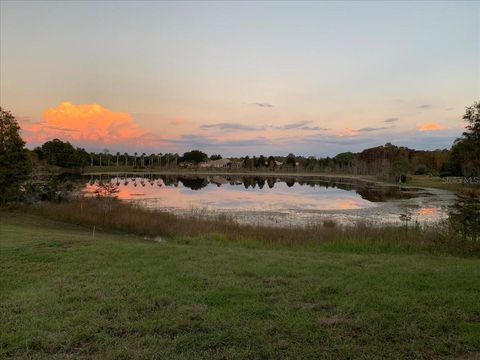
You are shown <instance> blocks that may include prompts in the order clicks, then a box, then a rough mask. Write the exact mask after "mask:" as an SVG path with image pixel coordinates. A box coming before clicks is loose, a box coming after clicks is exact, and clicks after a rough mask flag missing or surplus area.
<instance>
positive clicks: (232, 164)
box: [230, 161, 243, 169]
mask: <svg viewBox="0 0 480 360" xmlns="http://www.w3.org/2000/svg"><path fill="white" fill-rule="evenodd" d="M242 167H243V162H242V161H232V162H230V169H241V168H242Z"/></svg>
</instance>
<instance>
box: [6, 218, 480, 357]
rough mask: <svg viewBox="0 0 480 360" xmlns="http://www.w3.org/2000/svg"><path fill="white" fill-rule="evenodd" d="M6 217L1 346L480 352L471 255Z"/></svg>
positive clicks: (55, 353)
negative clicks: (149, 233) (153, 234)
mask: <svg viewBox="0 0 480 360" xmlns="http://www.w3.org/2000/svg"><path fill="white" fill-rule="evenodd" d="M0 216H1V219H2V220H1V224H0V234H1V252H0V257H1V259H0V260H1V261H0V264H1V273H2V281H1V291H0V298H1V308H0V317H1V322H0V357H9V358H45V359H47V358H48V359H52V358H62V359H63V358H67V357H68V358H92V357H99V358H106V359H109V358H125V359H127V358H128V359H132V358H161V359H168V358H185V359H186V358H209V359H210V358H233V359H255V358H272V359H273V358H276V359H278V358H319V357H321V358H326V359H329V358H330V359H339V358H364V359H372V358H397V359H401V358H404V359H407V358H424V359H431V358H458V357H461V358H465V359H474V358H478V356H480V302H479V301H478V298H479V296H480V282H479V281H478V280H479V279H480V262H479V261H478V259H476V258H458V257H453V256H439V255H432V254H428V253H424V252H420V251H419V252H418V253H415V252H414V251H410V252H409V253H405V252H404V251H396V250H395V249H392V248H390V250H387V249H383V250H385V251H383V250H382V248H379V247H375V246H371V245H368V244H367V245H366V246H362V244H361V243H357V244H356V246H355V244H353V243H351V244H346V243H326V244H324V245H319V246H316V247H308V246H285V245H281V244H279V245H278V246H273V245H272V244H268V243H266V244H263V243H261V242H258V241H252V242H248V243H238V242H237V243H235V242H232V241H229V240H226V238H225V237H222V236H203V237H194V236H193V237H192V236H189V237H185V236H179V237H175V238H169V239H167V240H166V241H165V240H164V241H161V242H155V241H151V240H144V239H143V238H142V237H138V236H135V235H127V234H125V233H120V232H117V233H111V232H105V231H98V230H97V233H96V236H95V238H94V239H92V235H91V229H90V228H86V227H81V226H75V225H68V224H64V223H59V222H53V221H49V220H46V219H45V218H43V217H37V216H33V215H26V214H23V213H16V212H11V213H6V212H3V213H0Z"/></svg>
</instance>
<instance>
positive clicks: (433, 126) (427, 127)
mask: <svg viewBox="0 0 480 360" xmlns="http://www.w3.org/2000/svg"><path fill="white" fill-rule="evenodd" d="M445 129H446V127H444V126H442V125H439V124H437V123H427V124H417V130H418V131H438V130H445Z"/></svg>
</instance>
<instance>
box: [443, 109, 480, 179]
mask: <svg viewBox="0 0 480 360" xmlns="http://www.w3.org/2000/svg"><path fill="white" fill-rule="evenodd" d="M463 120H465V121H466V122H467V126H466V127H465V130H466V131H465V132H464V133H463V134H462V137H460V138H458V139H456V140H455V142H454V144H453V146H452V151H451V159H450V163H449V168H450V169H451V172H452V173H453V174H454V175H463V176H480V101H476V102H474V103H473V105H472V106H468V107H467V109H466V111H465V114H464V115H463Z"/></svg>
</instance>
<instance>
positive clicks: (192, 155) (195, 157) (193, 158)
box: [180, 150, 208, 164]
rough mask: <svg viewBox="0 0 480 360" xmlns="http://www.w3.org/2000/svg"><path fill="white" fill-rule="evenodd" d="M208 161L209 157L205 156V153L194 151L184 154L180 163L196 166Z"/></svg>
mask: <svg viewBox="0 0 480 360" xmlns="http://www.w3.org/2000/svg"><path fill="white" fill-rule="evenodd" d="M207 159H208V155H207V154H205V153H204V152H203V151H200V150H192V151H188V152H186V153H184V154H183V156H182V158H181V159H180V161H189V162H192V163H194V164H198V163H201V162H203V161H206V160H207Z"/></svg>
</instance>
